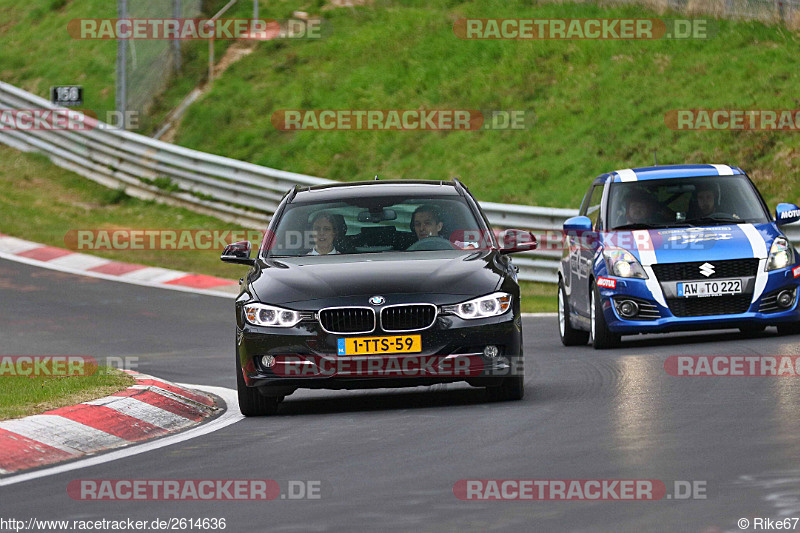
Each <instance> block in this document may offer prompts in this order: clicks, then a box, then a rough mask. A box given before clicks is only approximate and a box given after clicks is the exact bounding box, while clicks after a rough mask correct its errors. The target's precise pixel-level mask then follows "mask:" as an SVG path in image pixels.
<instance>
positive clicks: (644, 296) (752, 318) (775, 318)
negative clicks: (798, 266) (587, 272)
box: [599, 268, 800, 335]
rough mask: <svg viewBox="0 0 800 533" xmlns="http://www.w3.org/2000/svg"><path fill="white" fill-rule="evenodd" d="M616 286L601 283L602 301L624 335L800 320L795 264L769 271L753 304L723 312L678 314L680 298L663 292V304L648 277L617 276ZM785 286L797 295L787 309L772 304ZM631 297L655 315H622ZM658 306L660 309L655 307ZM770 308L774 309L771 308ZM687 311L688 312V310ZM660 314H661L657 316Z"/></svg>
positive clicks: (799, 282) (615, 329)
mask: <svg viewBox="0 0 800 533" xmlns="http://www.w3.org/2000/svg"><path fill="white" fill-rule="evenodd" d="M614 279H615V281H616V286H615V287H614V288H613V289H610V288H604V287H601V288H600V289H599V291H600V302H601V307H602V309H603V314H604V316H605V319H606V323H607V324H608V328H609V330H611V331H612V332H614V333H619V334H622V335H633V334H637V333H665V332H669V331H691V330H697V329H715V328H719V329H722V328H731V327H745V326H750V327H753V326H770V325H777V324H781V323H786V322H797V321H800V308H798V286H800V278H795V277H794V275H793V272H792V269H791V268H786V269H781V270H777V271H774V272H770V273H768V275H767V282H766V285H765V286H764V289H763V290H762V291H761V293H760V295H759V296H758V298H756V299H755V301H752V298H751V301H750V304H749V306H748V305H747V303H746V302H745V304H744V306H743V307H746V311H744V312H736V313H729V312H726V311H724V312H721V313H718V314H704V315H701V316H676V314H680V313H677V312H676V310H675V309H672V308H671V305H672V307H677V304H678V303H680V302H674V301H673V300H667V299H665V298H664V297H663V296H662V297H661V298H660V299H661V301H662V302H665V303H667V305H666V306H665V305H662V304H661V303H659V302H658V300H657V298H656V297H655V296H654V295H653V293H652V291H651V290H650V289H649V288H648V287H647V285H646V282H645V280H642V279H631V278H614ZM782 290H791V291H793V295H794V299H793V301H792V303H791V305H790V306H789V307H788V308H786V309H776V306H774V305H770V304H771V300H769V298H774V297H775V295H776V294H777V293H779V292H780V291H782ZM626 298H629V299H631V300H633V301H635V302H637V303H639V304H645V305H644V306H643V307H647V308H648V309H650V310H651V312H650V313H649V315H650V316H652V317H653V318H648V319H645V320H642V319H640V318H639V317H638V316H637V317H634V318H630V319H628V318H624V317H622V316H621V314H620V312H619V309H618V306H619V304H620V302H622V301H624V300H625V299H626ZM656 309H657V310H658V312H657V313H656V312H655V310H656ZM767 309H772V310H770V311H767ZM684 314H685V313H684ZM655 316H658V318H655Z"/></svg>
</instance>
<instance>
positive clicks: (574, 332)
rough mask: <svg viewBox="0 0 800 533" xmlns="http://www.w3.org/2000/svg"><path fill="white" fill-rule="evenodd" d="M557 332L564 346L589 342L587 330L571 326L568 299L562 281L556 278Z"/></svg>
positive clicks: (581, 344)
mask: <svg viewBox="0 0 800 533" xmlns="http://www.w3.org/2000/svg"><path fill="white" fill-rule="evenodd" d="M558 334H559V336H560V337H561V344H563V345H564V346H583V345H585V344H586V343H587V342H589V332H588V331H583V330H581V329H575V328H573V327H572V322H571V321H570V319H569V300H568V299H567V291H566V289H564V283H563V282H562V281H561V280H560V279H559V280H558Z"/></svg>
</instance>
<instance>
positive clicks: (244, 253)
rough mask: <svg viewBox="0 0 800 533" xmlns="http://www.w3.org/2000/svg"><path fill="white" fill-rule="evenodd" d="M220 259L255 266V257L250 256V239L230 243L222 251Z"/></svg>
mask: <svg viewBox="0 0 800 533" xmlns="http://www.w3.org/2000/svg"><path fill="white" fill-rule="evenodd" d="M220 259H221V260H222V261H223V262H225V263H234V264H237V265H248V266H253V265H255V264H256V260H255V259H251V258H250V241H239V242H235V243H233V244H229V245H228V246H226V247H225V251H223V252H222V255H221V256H220Z"/></svg>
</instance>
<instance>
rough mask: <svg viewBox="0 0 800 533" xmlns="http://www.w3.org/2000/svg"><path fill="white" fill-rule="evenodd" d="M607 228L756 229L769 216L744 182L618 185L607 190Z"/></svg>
mask: <svg viewBox="0 0 800 533" xmlns="http://www.w3.org/2000/svg"><path fill="white" fill-rule="evenodd" d="M609 194H610V197H609V201H608V222H609V223H608V228H609V229H612V230H634V229H653V228H670V227H692V226H716V225H724V224H743V223H751V224H759V223H764V222H769V221H770V218H769V214H768V212H767V210H766V207H765V205H764V203H763V202H762V200H761V197H760V196H759V195H758V192H757V191H756V189H755V187H753V185H752V184H751V183H750V180H748V179H747V177H746V176H743V175H737V176H703V177H692V178H671V179H662V180H643V181H636V182H621V183H614V184H612V185H611V189H610V191H609Z"/></svg>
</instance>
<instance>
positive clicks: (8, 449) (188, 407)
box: [0, 371, 220, 474]
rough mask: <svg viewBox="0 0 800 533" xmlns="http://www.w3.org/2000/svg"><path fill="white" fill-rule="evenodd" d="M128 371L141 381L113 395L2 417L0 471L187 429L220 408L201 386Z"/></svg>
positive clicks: (137, 380)
mask: <svg viewBox="0 0 800 533" xmlns="http://www.w3.org/2000/svg"><path fill="white" fill-rule="evenodd" d="M128 373H130V374H131V375H132V376H133V377H134V378H135V379H136V384H135V385H132V386H131V387H129V388H128V389H126V390H123V391H120V392H117V393H115V394H112V395H111V396H106V397H105V398H99V399H97V400H91V401H88V402H84V403H81V404H78V405H73V406H70V407H62V408H60V409H54V410H52V411H47V412H46V413H43V414H40V415H33V416H28V417H25V418H19V419H14V420H6V421H4V422H0V451H1V452H2V453H0V474H9V473H12V472H18V471H21V470H26V469H30V468H37V467H41V466H45V465H50V464H53V463H58V462H61V461H66V460H71V459H76V458H79V457H82V456H86V455H90V454H95V453H98V452H101V451H104V450H108V449H112V448H118V447H122V446H128V445H130V444H133V443H137V442H141V441H143V440H147V439H152V438H154V437H161V436H163V435H167V434H169V433H175V432H177V431H182V430H185V429H187V428H190V427H192V426H195V425H197V424H199V423H200V422H202V421H204V420H206V419H207V418H209V417H211V416H212V415H213V414H215V412H217V411H218V410H219V409H220V408H219V407H217V406H216V404H215V402H214V400H213V399H212V398H211V397H210V396H208V395H206V394H204V393H202V392H199V391H195V390H190V389H187V388H185V387H182V386H179V385H176V384H174V383H171V382H169V381H164V380H161V379H158V378H154V377H152V376H148V375H146V374H140V373H138V372H133V371H128Z"/></svg>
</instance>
